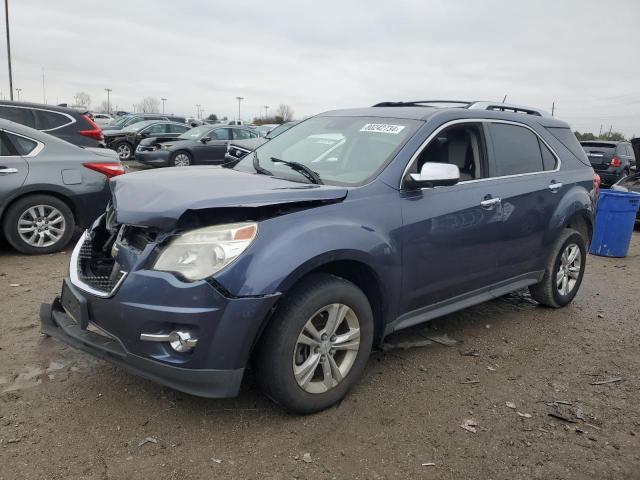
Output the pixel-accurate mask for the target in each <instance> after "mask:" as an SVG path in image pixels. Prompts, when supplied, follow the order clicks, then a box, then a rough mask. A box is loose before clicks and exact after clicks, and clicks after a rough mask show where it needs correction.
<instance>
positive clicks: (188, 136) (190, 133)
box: [178, 125, 211, 140]
mask: <svg viewBox="0 0 640 480" xmlns="http://www.w3.org/2000/svg"><path fill="white" fill-rule="evenodd" d="M210 131H211V125H201V126H199V127H195V128H192V129H191V130H187V131H186V132H184V133H183V134H182V135H180V136H179V137H178V138H179V139H180V140H196V139H198V138H200V137H201V136H202V135H204V134H205V133H209V132H210Z"/></svg>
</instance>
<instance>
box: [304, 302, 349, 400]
mask: <svg viewBox="0 0 640 480" xmlns="http://www.w3.org/2000/svg"><path fill="white" fill-rule="evenodd" d="M359 348H360V323H359V321H358V317H357V316H356V314H355V312H354V311H353V310H352V309H351V308H349V307H348V306H347V305H343V304H341V303H332V304H331V305H327V306H325V307H323V308H321V309H320V310H318V311H317V312H316V313H314V314H313V315H312V316H311V318H309V320H308V321H307V323H306V324H305V326H304V328H303V329H302V331H301V332H300V335H299V336H298V340H297V341H296V345H295V347H294V351H293V374H294V376H295V379H296V382H298V385H299V386H300V387H301V388H302V389H303V390H304V391H306V392H308V393H324V392H326V391H328V390H331V389H332V388H334V387H335V386H336V385H338V384H339V383H340V382H341V381H342V380H343V379H344V378H345V377H346V376H347V374H348V373H349V370H351V367H353V364H354V363H355V361H356V358H357V357H358V350H359Z"/></svg>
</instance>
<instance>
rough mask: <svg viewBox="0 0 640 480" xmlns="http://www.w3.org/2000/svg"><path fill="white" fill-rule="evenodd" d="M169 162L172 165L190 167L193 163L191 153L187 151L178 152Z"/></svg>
mask: <svg viewBox="0 0 640 480" xmlns="http://www.w3.org/2000/svg"><path fill="white" fill-rule="evenodd" d="M169 163H170V164H171V166H172V167H188V166H189V165H191V155H189V154H188V153H187V152H176V153H174V154H173V156H172V157H171V161H170V162H169Z"/></svg>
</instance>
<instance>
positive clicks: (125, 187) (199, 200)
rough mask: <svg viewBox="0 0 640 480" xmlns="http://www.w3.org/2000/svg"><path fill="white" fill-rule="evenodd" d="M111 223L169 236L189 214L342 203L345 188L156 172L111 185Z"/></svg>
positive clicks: (215, 170)
mask: <svg viewBox="0 0 640 480" xmlns="http://www.w3.org/2000/svg"><path fill="white" fill-rule="evenodd" d="M109 184H110V186H111V194H112V199H113V205H114V207H115V209H116V221H117V222H118V223H121V224H127V225H139V226H148V227H156V228H158V229H160V230H163V231H170V230H172V229H173V228H174V227H175V225H176V223H177V222H178V220H179V219H180V217H181V216H182V215H183V214H184V213H185V212H187V211H188V210H201V209H208V208H222V207H259V206H265V205H277V204H287V203H297V202H309V201H314V200H316V201H323V200H325V201H326V200H329V201H331V200H333V201H336V200H342V199H344V198H345V197H346V196H347V189H346V188H344V187H332V186H327V185H313V184H303V183H296V182H291V181H288V180H282V179H278V178H274V177H270V176H267V175H258V174H252V173H244V172H239V171H237V170H232V169H229V168H222V167H214V166H203V167H186V168H180V167H178V168H161V169H157V170H148V171H144V172H136V173H127V174H126V175H120V176H117V177H114V178H113V179H112V180H111V181H110V182H109Z"/></svg>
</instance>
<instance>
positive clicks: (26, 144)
mask: <svg viewBox="0 0 640 480" xmlns="http://www.w3.org/2000/svg"><path fill="white" fill-rule="evenodd" d="M5 133H6V134H7V137H9V140H10V141H11V143H12V144H13V146H14V148H15V149H16V151H17V152H18V155H22V156H24V155H29V154H30V153H31V152H32V151H33V149H34V148H36V146H37V145H38V144H37V142H34V141H33V140H30V139H28V138H25V137H21V136H20V135H14V134H13V133H9V132H5Z"/></svg>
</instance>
